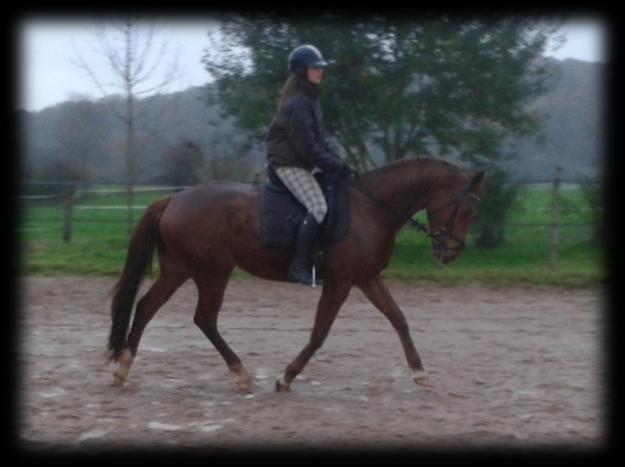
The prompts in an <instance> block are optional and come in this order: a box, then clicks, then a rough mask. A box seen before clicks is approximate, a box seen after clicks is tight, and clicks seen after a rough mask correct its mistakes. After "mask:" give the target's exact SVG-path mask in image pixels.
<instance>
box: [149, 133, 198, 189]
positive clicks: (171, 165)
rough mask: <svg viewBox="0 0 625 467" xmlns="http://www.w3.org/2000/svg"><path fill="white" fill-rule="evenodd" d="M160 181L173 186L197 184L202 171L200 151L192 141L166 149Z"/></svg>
mask: <svg viewBox="0 0 625 467" xmlns="http://www.w3.org/2000/svg"><path fill="white" fill-rule="evenodd" d="M162 157H163V160H162V167H163V172H162V174H161V177H160V179H161V181H163V182H166V183H171V184H172V185H174V186H185V185H186V186H188V185H194V184H196V183H198V182H199V181H200V180H201V178H202V173H203V171H204V156H203V155H202V151H201V150H200V148H199V147H198V145H197V144H195V143H194V142H192V141H185V142H183V143H181V144H177V145H176V146H174V147H170V148H168V149H167V150H166V151H165V152H164V153H163V156H162Z"/></svg>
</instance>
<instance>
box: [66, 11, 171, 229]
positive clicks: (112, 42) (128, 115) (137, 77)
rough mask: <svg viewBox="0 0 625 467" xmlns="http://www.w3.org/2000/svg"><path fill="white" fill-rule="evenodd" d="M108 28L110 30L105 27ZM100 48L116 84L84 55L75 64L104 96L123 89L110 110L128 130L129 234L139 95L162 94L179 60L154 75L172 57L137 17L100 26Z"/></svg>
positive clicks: (148, 25) (149, 25)
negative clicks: (119, 103)
mask: <svg viewBox="0 0 625 467" xmlns="http://www.w3.org/2000/svg"><path fill="white" fill-rule="evenodd" d="M104 26H108V27H104ZM95 38H96V42H97V45H96V46H95V47H94V50H95V51H96V52H97V53H98V54H100V55H101V56H102V57H104V59H105V61H106V63H107V64H108V68H109V71H110V74H111V76H112V77H113V81H112V82H110V83H108V82H106V81H104V78H105V77H102V76H100V75H99V74H98V73H96V72H95V69H94V68H93V67H92V66H91V65H90V64H89V63H87V61H86V60H85V59H84V58H83V56H82V54H80V53H78V52H77V53H76V57H77V58H76V64H77V65H78V66H79V67H80V68H82V69H83V70H84V71H86V72H87V74H88V76H89V77H90V78H91V80H92V82H93V83H94V84H95V85H96V86H97V88H98V89H99V90H100V92H101V93H102V95H103V96H105V95H107V94H108V91H107V90H108V89H111V88H113V89H116V90H121V91H122V94H123V95H124V105H123V107H122V108H121V109H120V108H118V107H110V110H111V112H112V113H113V114H114V115H115V116H116V117H117V118H119V119H120V120H121V121H122V122H123V124H124V126H125V128H126V144H125V150H124V160H125V178H126V200H127V231H128V235H130V233H131V232H132V227H133V218H132V207H133V188H134V184H135V177H136V175H135V164H136V155H137V146H136V129H137V124H138V121H139V120H141V119H142V118H143V117H145V115H146V113H147V110H146V109H145V108H144V109H142V110H141V111H137V110H138V106H137V99H138V97H139V96H142V95H145V94H151V93H155V92H159V91H162V90H164V89H165V88H166V86H167V85H168V84H169V83H170V82H171V81H172V80H173V79H174V77H175V74H176V71H177V65H176V60H177V56H176V58H175V60H174V61H173V62H171V64H169V65H166V66H167V68H166V70H165V73H164V74H163V75H162V78H160V79H158V78H156V81H155V76H156V74H157V72H158V71H159V68H161V67H163V64H164V62H165V59H166V57H167V56H168V55H169V54H170V50H169V47H168V45H167V43H166V42H161V43H160V46H158V47H157V44H156V43H155V42H154V39H155V28H154V24H153V23H144V22H142V21H140V20H139V18H137V17H132V16H127V17H125V18H123V19H120V20H111V21H110V22H108V23H102V24H100V27H99V28H98V30H97V31H96V32H95Z"/></svg>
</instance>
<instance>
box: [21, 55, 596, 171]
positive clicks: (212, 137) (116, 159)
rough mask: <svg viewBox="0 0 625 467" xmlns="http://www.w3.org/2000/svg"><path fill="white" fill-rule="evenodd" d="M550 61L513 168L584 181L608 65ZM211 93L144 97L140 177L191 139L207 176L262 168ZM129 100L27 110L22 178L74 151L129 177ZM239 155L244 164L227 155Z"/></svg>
mask: <svg viewBox="0 0 625 467" xmlns="http://www.w3.org/2000/svg"><path fill="white" fill-rule="evenodd" d="M550 61H551V62H552V65H553V66H554V67H555V68H556V69H557V71H558V72H559V76H560V78H559V79H558V81H557V82H556V84H555V86H554V87H553V89H552V90H551V91H550V92H549V93H548V94H546V95H544V96H543V97H541V98H540V99H538V100H537V101H535V102H533V103H532V104H531V106H530V108H531V109H532V110H533V111H537V112H539V113H541V114H543V115H544V116H545V120H544V136H545V142H544V144H540V143H537V142H535V141H534V140H532V139H526V140H520V141H516V142H515V143H517V152H518V153H519V157H518V159H517V160H515V161H514V162H511V163H509V164H508V167H509V169H510V170H511V171H513V172H514V173H516V174H517V178H519V179H521V180H524V181H531V182H535V181H546V180H549V179H550V177H551V174H552V173H553V170H554V168H555V167H556V166H560V167H563V168H564V172H563V176H564V179H565V180H566V181H577V180H578V179H579V177H580V176H582V175H587V174H596V173H597V171H598V170H600V168H601V166H602V153H601V151H602V147H601V146H602V140H601V138H602V133H601V129H602V128H603V123H602V109H601V103H602V97H603V75H604V73H605V71H606V66H607V65H605V64H599V63H588V62H581V61H577V60H565V61H557V60H550ZM209 92H211V88H210V86H207V87H204V88H197V87H196V88H189V89H188V90H186V91H184V92H179V93H173V94H165V95H157V96H153V97H149V98H146V99H144V100H141V101H139V103H138V111H139V112H142V113H144V114H145V117H144V118H143V119H142V120H141V123H140V125H139V128H138V138H137V139H138V144H139V149H140V151H139V157H138V159H139V160H138V163H137V167H138V169H137V172H138V180H137V181H138V182H139V183H149V182H153V181H156V180H158V178H159V176H161V175H162V171H163V168H162V164H161V163H160V161H161V160H162V157H163V152H164V151H166V150H168V148H169V149H171V148H175V147H176V146H179V145H181V144H183V143H184V142H186V141H193V142H194V143H196V144H197V145H198V147H199V148H200V150H201V153H202V154H203V157H204V160H205V166H206V174H205V177H206V178H224V177H225V178H231V177H237V176H238V177H244V178H247V179H250V178H251V177H253V175H254V172H255V171H259V170H261V168H262V164H263V161H264V154H263V149H264V145H263V141H262V136H259V137H258V140H254V141H245V140H243V139H242V138H240V137H239V138H237V137H236V136H237V132H236V131H235V126H234V125H233V124H232V122H230V121H228V119H226V118H224V117H223V116H221V115H220V109H219V106H218V105H215V104H213V105H207V103H206V96H207V95H208V93H209ZM121 102H122V101H121V98H119V97H109V98H106V99H102V100H99V101H96V102H66V103H63V104H59V105H57V106H54V107H50V108H47V109H44V110H42V111H40V112H25V111H20V112H19V115H18V118H19V119H20V121H21V124H22V140H23V145H22V148H23V154H22V157H21V162H22V164H21V165H22V167H23V173H22V178H24V179H29V178H33V177H36V176H37V177H39V178H41V173H42V171H43V170H44V169H43V168H45V167H53V166H55V164H57V165H58V161H59V160H61V159H62V158H63V157H68V154H69V153H70V152H72V151H73V152H75V153H76V154H75V155H73V156H72V157H74V158H75V160H80V161H81V163H82V164H84V165H83V167H84V170H85V171H87V172H88V173H89V175H90V177H91V179H92V180H96V181H98V182H100V183H106V182H108V183H120V182H122V181H123V177H122V174H123V164H122V157H121V154H122V153H123V146H124V136H125V135H124V127H123V125H122V124H121V122H120V121H119V120H118V119H116V118H115V117H114V114H113V112H111V111H110V109H111V108H115V107H116V106H120V105H121ZM79 137H80V138H79ZM77 138H78V141H77ZM246 145H247V147H246ZM233 157H235V158H236V159H237V162H236V163H234V162H231V161H228V163H226V164H224V163H223V162H220V161H221V160H223V159H228V158H233ZM241 164H243V165H241ZM229 166H233V167H234V166H237V170H239V172H237V173H234V172H233V171H232V170H230V169H229V168H228V167H229ZM45 170H48V169H45ZM49 170H52V169H49ZM60 173H62V172H60ZM241 174H243V175H241ZM50 177H51V175H48V178H50ZM53 178H54V177H53Z"/></svg>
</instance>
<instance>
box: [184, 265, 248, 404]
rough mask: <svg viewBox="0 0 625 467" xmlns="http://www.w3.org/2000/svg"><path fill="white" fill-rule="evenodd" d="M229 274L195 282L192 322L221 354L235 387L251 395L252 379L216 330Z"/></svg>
mask: <svg viewBox="0 0 625 467" xmlns="http://www.w3.org/2000/svg"><path fill="white" fill-rule="evenodd" d="M230 272H231V270H229V271H227V272H226V271H224V272H222V273H221V274H219V275H218V274H215V273H214V272H213V274H211V276H210V278H209V279H206V278H202V280H201V281H200V280H196V285H197V288H198V295H199V296H198V304H197V309H196V312H195V316H194V318H193V321H194V322H195V324H196V325H197V326H198V327H199V328H200V329H201V330H202V332H203V333H204V335H205V336H206V337H207V338H208V340H210V341H211V343H212V344H213V345H214V346H215V348H216V349H217V351H218V352H219V353H220V354H221V356H222V357H223V359H224V360H225V362H226V365H227V366H228V368H229V369H230V373H232V375H233V377H234V382H235V384H236V385H237V387H238V388H239V389H240V390H242V391H244V392H250V393H251V392H253V391H254V382H253V381H252V378H251V377H250V375H249V374H248V372H247V370H246V369H245V367H244V366H243V364H242V363H241V359H240V358H239V357H238V356H237V354H236V353H235V352H234V351H233V350H232V349H231V348H230V346H229V345H228V344H227V343H226V341H224V339H223V337H222V336H221V334H220V333H219V330H218V328H217V317H218V315H219V310H220V309H221V304H222V302H223V297H224V293H225V291H226V286H227V285H228V279H229V277H230Z"/></svg>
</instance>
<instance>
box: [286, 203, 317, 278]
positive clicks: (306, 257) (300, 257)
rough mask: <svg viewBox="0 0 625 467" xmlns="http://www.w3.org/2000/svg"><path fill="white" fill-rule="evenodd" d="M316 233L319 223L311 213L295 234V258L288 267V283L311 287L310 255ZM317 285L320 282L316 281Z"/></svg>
mask: <svg viewBox="0 0 625 467" xmlns="http://www.w3.org/2000/svg"><path fill="white" fill-rule="evenodd" d="M318 231H319V223H318V222H317V219H315V216H313V215H312V214H311V213H308V214H306V217H305V218H304V221H303V222H302V224H301V225H300V227H299V231H298V232H297V239H296V241H295V256H294V257H293V261H292V262H291V265H290V266H289V272H288V278H289V281H290V282H299V283H301V284H305V285H313V278H312V274H311V266H312V263H311V261H310V254H311V249H312V247H313V244H314V242H315V237H316V236H317V232H318ZM317 283H320V281H317Z"/></svg>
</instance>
